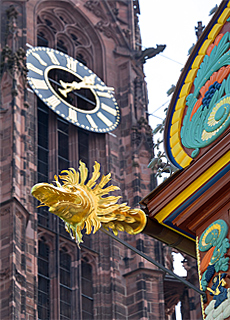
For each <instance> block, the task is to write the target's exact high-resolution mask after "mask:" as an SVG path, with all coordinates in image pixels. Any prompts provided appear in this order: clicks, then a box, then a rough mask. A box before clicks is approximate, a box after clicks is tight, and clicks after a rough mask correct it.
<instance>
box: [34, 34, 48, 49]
mask: <svg viewBox="0 0 230 320" xmlns="http://www.w3.org/2000/svg"><path fill="white" fill-rule="evenodd" d="M37 46H38V47H48V46H49V41H48V40H47V39H46V36H45V34H44V32H42V31H40V32H38V35H37Z"/></svg>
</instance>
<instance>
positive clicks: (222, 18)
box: [218, 8, 230, 24]
mask: <svg viewBox="0 0 230 320" xmlns="http://www.w3.org/2000/svg"><path fill="white" fill-rule="evenodd" d="M229 14H230V9H229V8H225V9H224V11H223V13H222V14H221V16H220V17H219V19H218V23H220V24H224V23H225V22H226V20H227V19H228V17H229Z"/></svg>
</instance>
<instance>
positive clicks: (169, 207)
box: [154, 151, 230, 223]
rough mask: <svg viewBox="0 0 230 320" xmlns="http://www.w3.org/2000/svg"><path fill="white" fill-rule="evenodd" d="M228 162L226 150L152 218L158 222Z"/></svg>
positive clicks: (229, 154) (229, 158)
mask: <svg viewBox="0 0 230 320" xmlns="http://www.w3.org/2000/svg"><path fill="white" fill-rule="evenodd" d="M229 162H230V151H228V152H227V153H226V154H225V155H224V156H223V157H222V158H221V159H219V160H218V161H217V162H216V163H214V164H213V165H212V166H211V167H210V168H209V169H208V170H206V171H205V172H204V173H203V174H202V175H201V176H199V177H198V178H197V179H196V180H195V181H194V182H192V183H191V184H190V185H189V186H188V187H187V188H186V189H185V190H184V191H182V192H181V193H180V194H179V195H178V196H177V197H176V198H174V199H173V200H172V201H171V202H170V203H168V204H167V205H166V206H165V207H164V208H163V209H162V210H161V211H160V212H159V213H158V214H157V215H156V216H154V218H156V219H157V221H158V222H159V223H162V221H163V220H164V219H165V218H166V217H168V216H169V215H170V214H171V213H172V212H173V211H174V210H175V209H176V208H178V207H179V206H180V205H181V203H182V202H184V201H186V200H187V199H188V198H189V197H190V196H191V195H192V194H193V193H194V192H195V191H196V190H198V189H199V188H200V187H201V186H202V185H204V184H205V183H206V182H207V181H208V180H209V179H210V178H212V177H213V176H214V175H215V174H216V173H217V172H218V171H219V170H220V169H222V168H223V167H224V166H225V165H226V164H227V163H229Z"/></svg>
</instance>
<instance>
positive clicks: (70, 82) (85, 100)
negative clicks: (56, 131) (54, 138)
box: [27, 47, 120, 133]
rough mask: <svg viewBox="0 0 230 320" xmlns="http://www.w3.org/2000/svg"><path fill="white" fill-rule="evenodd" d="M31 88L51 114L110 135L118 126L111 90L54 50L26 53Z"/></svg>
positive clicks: (118, 117)
mask: <svg viewBox="0 0 230 320" xmlns="http://www.w3.org/2000/svg"><path fill="white" fill-rule="evenodd" d="M27 68H28V81H29V83H30V86H31V87H32V89H33V90H34V92H35V93H36V94H37V96H38V97H39V98H40V99H42V100H43V102H44V103H45V104H47V105H48V106H49V107H50V108H51V109H52V110H53V111H54V112H56V113H57V114H58V115H60V116H61V117H63V118H64V119H66V120H68V121H69V122H71V123H73V124H75V125H77V126H79V127H81V128H83V129H85V130H89V131H93V132H100V133H103V132H109V131H112V130H114V129H115V128H116V127H117V126H118V124H119V122H120V110H119V107H118V105H117V103H116V100H115V98H114V91H113V88H110V87H107V86H106V85H105V84H104V82H103V81H102V80H101V79H100V78H98V77H97V76H96V75H95V74H94V73H93V72H92V71H91V70H90V69H88V68H87V67H86V66H84V65H83V64H82V63H80V62H78V61H77V60H75V59H73V58H71V57H69V56H68V55H66V54H64V53H62V52H59V51H57V50H53V49H49V48H43V47H36V48H32V49H29V50H28V51H27Z"/></svg>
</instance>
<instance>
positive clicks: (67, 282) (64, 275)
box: [60, 248, 72, 320]
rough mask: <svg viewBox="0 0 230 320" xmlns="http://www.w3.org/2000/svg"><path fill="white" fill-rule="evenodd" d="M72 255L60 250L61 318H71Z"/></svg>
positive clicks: (62, 319) (62, 249)
mask: <svg viewBox="0 0 230 320" xmlns="http://www.w3.org/2000/svg"><path fill="white" fill-rule="evenodd" d="M71 294H72V289H71V256H70V255H69V254H68V252H67V250H66V248H61V250H60V320H68V319H71Z"/></svg>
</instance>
